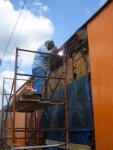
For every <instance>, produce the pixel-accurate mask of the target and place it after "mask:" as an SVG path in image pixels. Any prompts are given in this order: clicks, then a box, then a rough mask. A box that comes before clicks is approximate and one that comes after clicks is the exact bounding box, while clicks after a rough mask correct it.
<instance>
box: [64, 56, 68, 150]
mask: <svg viewBox="0 0 113 150" xmlns="http://www.w3.org/2000/svg"><path fill="white" fill-rule="evenodd" d="M65 57H66V56H65V55H64V57H63V66H64V78H65V80H64V109H65V118H66V120H65V122H66V150H68V143H69V125H68V122H69V119H68V102H67V84H66V75H67V64H66V58H65Z"/></svg>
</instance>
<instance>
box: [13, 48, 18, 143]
mask: <svg viewBox="0 0 113 150" xmlns="http://www.w3.org/2000/svg"><path fill="white" fill-rule="evenodd" d="M17 62H18V48H16V57H15V75H14V96H13V132H12V143H13V144H15V130H14V129H15V101H16V79H17V68H18V66H17Z"/></svg>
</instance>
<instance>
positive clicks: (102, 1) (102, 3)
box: [98, 0, 107, 7]
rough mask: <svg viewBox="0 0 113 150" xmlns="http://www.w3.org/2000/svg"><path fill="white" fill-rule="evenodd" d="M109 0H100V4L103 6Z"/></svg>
mask: <svg viewBox="0 0 113 150" xmlns="http://www.w3.org/2000/svg"><path fill="white" fill-rule="evenodd" d="M105 2H107V0H99V3H98V6H99V7H101V6H102V5H104V3H105Z"/></svg>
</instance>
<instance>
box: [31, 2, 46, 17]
mask: <svg viewBox="0 0 113 150" xmlns="http://www.w3.org/2000/svg"><path fill="white" fill-rule="evenodd" d="M33 9H34V10H35V11H38V12H39V13H40V14H41V15H43V13H46V12H48V11H49V8H48V6H47V5H43V4H42V3H41V2H40V1H39V0H34V2H33ZM33 9H32V10H33Z"/></svg>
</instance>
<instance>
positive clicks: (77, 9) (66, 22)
mask: <svg viewBox="0 0 113 150" xmlns="http://www.w3.org/2000/svg"><path fill="white" fill-rule="evenodd" d="M28 1H30V0H28ZM11 2H12V3H13V5H14V7H15V9H19V8H20V5H19V2H18V1H17V0H11ZM40 2H41V3H42V4H43V5H46V6H47V7H48V11H47V12H46V13H45V14H44V15H45V16H46V17H47V18H49V19H50V20H51V21H52V23H53V24H54V26H55V33H54V36H53V40H54V41H55V43H56V45H57V46H58V47H60V46H61V45H62V44H63V43H64V42H65V41H66V40H67V39H68V38H69V37H70V36H71V35H72V34H73V33H74V32H75V31H76V30H77V29H78V28H79V27H80V26H81V25H82V24H84V23H85V22H86V21H87V20H88V19H89V18H90V17H91V16H92V15H93V14H94V13H95V12H96V11H97V10H98V9H99V8H100V7H101V6H102V5H103V4H104V3H105V2H106V0H47V1H45V0H40ZM27 7H28V3H27ZM35 15H37V16H38V15H40V14H39V12H38V11H35Z"/></svg>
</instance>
